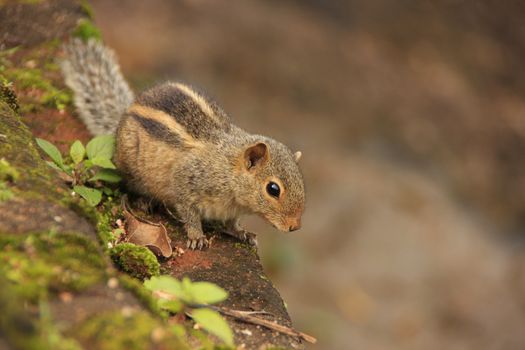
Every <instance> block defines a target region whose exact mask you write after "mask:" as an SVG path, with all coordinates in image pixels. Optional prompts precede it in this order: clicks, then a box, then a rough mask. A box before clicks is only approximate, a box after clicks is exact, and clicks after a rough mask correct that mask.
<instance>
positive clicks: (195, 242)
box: [186, 236, 209, 250]
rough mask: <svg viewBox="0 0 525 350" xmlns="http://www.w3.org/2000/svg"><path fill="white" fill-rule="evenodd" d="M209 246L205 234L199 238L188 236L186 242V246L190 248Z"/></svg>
mask: <svg viewBox="0 0 525 350" xmlns="http://www.w3.org/2000/svg"><path fill="white" fill-rule="evenodd" d="M208 246H209V242H208V239H207V238H206V237H205V236H202V237H199V238H193V239H192V238H188V241H187V242H186V247H187V248H190V249H192V250H195V249H199V250H201V249H202V248H206V247H208Z"/></svg>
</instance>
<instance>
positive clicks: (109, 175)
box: [89, 169, 122, 183]
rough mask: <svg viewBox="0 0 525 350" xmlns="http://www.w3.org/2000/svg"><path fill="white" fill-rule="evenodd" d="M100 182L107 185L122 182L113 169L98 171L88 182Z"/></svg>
mask: <svg viewBox="0 0 525 350" xmlns="http://www.w3.org/2000/svg"><path fill="white" fill-rule="evenodd" d="M97 180H101V181H104V182H108V183H118V182H120V180H122V177H121V176H120V175H119V173H118V172H117V171H115V170H113V169H100V170H99V171H97V173H96V174H95V175H94V176H93V177H92V178H91V179H89V181H97Z"/></svg>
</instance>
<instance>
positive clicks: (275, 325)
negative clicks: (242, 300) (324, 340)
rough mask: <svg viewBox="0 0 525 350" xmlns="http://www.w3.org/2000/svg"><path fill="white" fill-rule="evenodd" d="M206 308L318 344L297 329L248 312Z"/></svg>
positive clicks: (315, 340)
mask: <svg viewBox="0 0 525 350" xmlns="http://www.w3.org/2000/svg"><path fill="white" fill-rule="evenodd" d="M206 307H209V308H211V309H213V310H215V311H217V312H220V313H221V314H224V315H227V316H231V317H234V318H236V319H239V320H241V321H244V322H248V323H253V324H256V325H259V326H263V327H266V328H269V329H272V330H274V331H277V332H280V333H283V334H287V335H291V336H293V337H299V338H301V339H304V340H305V341H307V342H309V343H312V344H315V343H316V342H317V339H316V338H314V337H312V336H311V335H308V334H306V333H303V332H299V331H298V330H295V329H293V328H290V327H286V326H283V325H280V324H278V323H277V322H274V321H269V320H265V319H263V318H259V317H255V316H251V315H250V314H248V313H251V312H249V311H248V312H247V311H239V310H232V309H228V308H225V307H218V306H206Z"/></svg>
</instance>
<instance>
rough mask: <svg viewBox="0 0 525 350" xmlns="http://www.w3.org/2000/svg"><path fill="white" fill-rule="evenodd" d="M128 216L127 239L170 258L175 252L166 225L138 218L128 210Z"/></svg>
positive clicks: (125, 214) (126, 212)
mask: <svg viewBox="0 0 525 350" xmlns="http://www.w3.org/2000/svg"><path fill="white" fill-rule="evenodd" d="M124 216H125V217H126V232H127V238H126V241H127V242H129V243H133V244H137V245H141V246H144V247H147V248H149V249H150V250H151V251H152V252H153V253H155V254H156V255H162V256H163V257H165V258H169V257H170V256H171V255H172V254H173V249H172V247H171V244H170V242H171V241H170V239H169V237H168V233H167V231H166V227H164V225H162V224H150V223H145V222H142V221H140V220H138V219H137V218H136V217H135V216H133V215H132V214H131V213H130V212H128V211H127V210H126V211H124Z"/></svg>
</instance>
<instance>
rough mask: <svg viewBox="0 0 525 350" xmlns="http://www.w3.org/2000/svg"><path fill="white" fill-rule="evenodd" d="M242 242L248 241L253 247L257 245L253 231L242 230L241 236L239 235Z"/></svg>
mask: <svg viewBox="0 0 525 350" xmlns="http://www.w3.org/2000/svg"><path fill="white" fill-rule="evenodd" d="M239 238H240V239H241V240H242V241H243V242H247V243H249V244H250V245H253V246H255V247H257V245H258V244H257V235H256V234H255V233H253V232H249V231H244V232H243V233H242V235H241V237H239Z"/></svg>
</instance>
